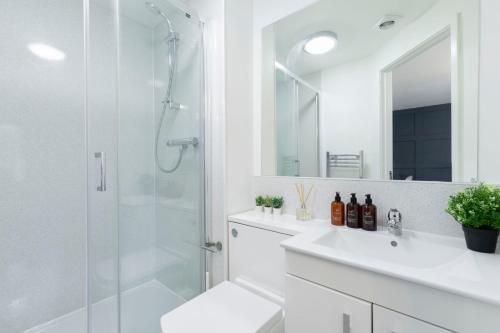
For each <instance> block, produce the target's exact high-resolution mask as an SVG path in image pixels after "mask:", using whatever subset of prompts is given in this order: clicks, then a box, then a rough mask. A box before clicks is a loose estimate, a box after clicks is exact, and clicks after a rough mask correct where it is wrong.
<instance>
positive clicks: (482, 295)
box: [281, 225, 500, 305]
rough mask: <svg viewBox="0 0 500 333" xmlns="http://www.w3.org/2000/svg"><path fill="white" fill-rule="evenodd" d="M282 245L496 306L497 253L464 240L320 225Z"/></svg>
mask: <svg viewBox="0 0 500 333" xmlns="http://www.w3.org/2000/svg"><path fill="white" fill-rule="evenodd" d="M281 245H282V246H283V247H284V248H285V249H286V250H288V251H295V252H299V253H302V254H307V255H311V256H314V257H318V258H321V259H325V260H329V261H332V262H337V263H342V264H346V265H350V266H354V267H357V268H360V269H365V270H369V271H374V272H376V273H380V274H385V275H389V276H392V277H396V278H400V279H403V280H407V281H410V282H414V283H419V284H423V285H426V286H429V287H433V288H437V289H441V290H445V291H448V292H451V293H455V294H459V295H462V296H466V297H470V298H474V299H477V300H480V301H484V302H487V303H492V304H495V305H500V283H499V281H500V254H498V253H497V254H484V253H478V252H473V251H470V250H468V249H467V248H466V246H465V241H464V239H463V238H456V237H447V236H439V235H433V234H427V233H421V232H413V231H408V230H404V233H403V236H401V237H398V236H393V235H391V234H389V233H388V231H387V230H385V229H383V230H379V231H376V232H370V231H364V230H357V229H350V228H346V227H334V226H331V225H328V226H326V225H323V226H322V227H317V228H315V229H312V230H309V231H307V232H304V233H302V234H300V235H297V236H295V237H292V238H290V239H288V240H286V241H284V242H282V243H281Z"/></svg>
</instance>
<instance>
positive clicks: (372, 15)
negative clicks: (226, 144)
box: [259, 0, 479, 182]
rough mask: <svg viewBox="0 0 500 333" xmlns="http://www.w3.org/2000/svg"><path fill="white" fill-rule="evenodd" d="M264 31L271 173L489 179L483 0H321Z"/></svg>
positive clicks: (264, 149)
mask: <svg viewBox="0 0 500 333" xmlns="http://www.w3.org/2000/svg"><path fill="white" fill-rule="evenodd" d="M259 33H260V34H261V38H260V40H261V55H260V56H261V62H260V64H261V79H262V82H261V83H262V84H261V103H262V104H261V107H262V127H261V135H262V140H261V141H262V144H261V155H262V156H261V157H262V159H261V162H262V175H276V176H301V177H333V178H362V179H384V180H391V179H394V180H413V181H445V182H451V181H456V182H470V181H475V180H476V179H477V172H478V171H477V169H478V165H477V164H478V163H477V150H478V140H477V137H478V125H477V124H478V85H479V84H478V82H479V74H478V71H479V3H478V0H419V1H414V0H320V1H316V2H314V3H313V4H311V5H309V6H307V7H305V8H303V9H302V10H300V11H298V12H295V13H292V14H290V15H288V16H286V17H284V18H282V19H280V20H279V21H276V22H274V23H272V24H270V25H268V26H266V27H264V28H263V29H262V30H261V31H260V32H259Z"/></svg>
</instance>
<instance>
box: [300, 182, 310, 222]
mask: <svg viewBox="0 0 500 333" xmlns="http://www.w3.org/2000/svg"><path fill="white" fill-rule="evenodd" d="M313 188H314V185H312V186H311V187H310V188H309V191H307V194H305V193H306V192H305V189H304V184H295V190H296V191H297V195H298V196H299V201H300V208H297V220H302V221H305V220H310V219H311V212H310V211H309V210H308V209H307V201H308V200H309V197H310V195H311V192H312V190H313Z"/></svg>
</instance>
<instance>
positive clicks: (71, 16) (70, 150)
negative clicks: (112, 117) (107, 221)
mask: <svg viewBox="0 0 500 333" xmlns="http://www.w3.org/2000/svg"><path fill="white" fill-rule="evenodd" d="M83 17H84V15H83V5H82V1H81V0H50V1H49V0H39V1H30V0H4V1H2V3H1V10H0V22H1V25H2V29H0V49H1V50H2V55H1V56H0V99H1V106H0V114H1V117H0V147H1V149H0V188H1V191H0V281H1V282H0V331H1V332H12V333H18V332H23V331H25V330H29V331H28V332H39V331H41V330H42V329H43V330H44V332H51V331H54V330H57V329H60V330H59V332H61V331H62V332H64V331H66V332H78V333H80V332H85V329H86V310H85V305H86V281H85V276H86V274H85V271H86V209H87V207H86V204H85V203H86V182H87V177H86V168H85V165H86V163H85V162H86V150H85V140H86V137H85V102H84V100H85V94H84V82H85V81H84V72H85V67H84V43H83V36H84V31H83V26H84V20H83ZM63 319H66V320H63ZM61 327H62V328H61ZM61 329H62V330H61Z"/></svg>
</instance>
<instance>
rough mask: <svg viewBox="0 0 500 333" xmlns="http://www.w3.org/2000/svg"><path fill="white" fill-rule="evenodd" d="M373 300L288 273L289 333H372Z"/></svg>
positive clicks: (286, 329)
mask: <svg viewBox="0 0 500 333" xmlns="http://www.w3.org/2000/svg"><path fill="white" fill-rule="evenodd" d="M371 311H372V306H371V303H368V302H365V301H362V300H360V299H357V298H354V297H351V296H347V295H344V294H342V293H339V292H336V291H334V290H331V289H328V288H325V287H323V286H320V285H317V284H315V283H311V282H309V281H306V280H303V279H299V278H296V277H294V276H292V275H288V274H287V275H286V299H285V331H286V332H287V333H304V332H314V333H371V331H372V325H371V324H372V322H371Z"/></svg>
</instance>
